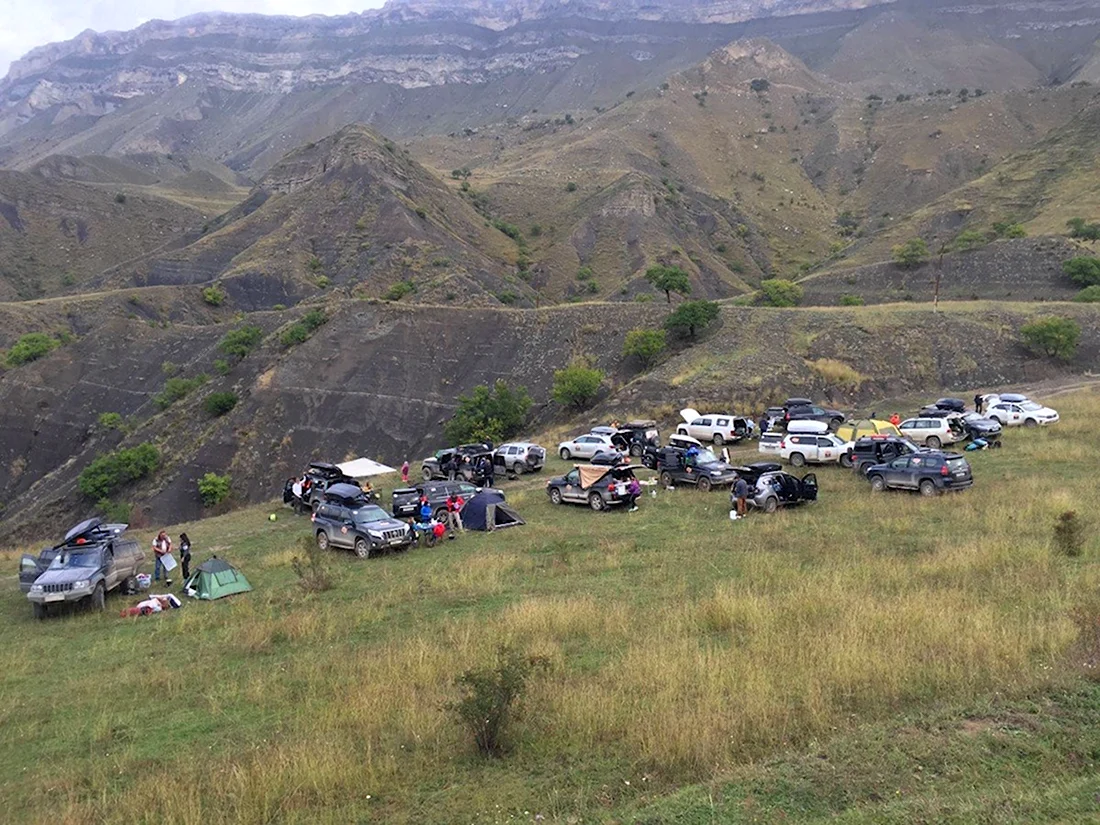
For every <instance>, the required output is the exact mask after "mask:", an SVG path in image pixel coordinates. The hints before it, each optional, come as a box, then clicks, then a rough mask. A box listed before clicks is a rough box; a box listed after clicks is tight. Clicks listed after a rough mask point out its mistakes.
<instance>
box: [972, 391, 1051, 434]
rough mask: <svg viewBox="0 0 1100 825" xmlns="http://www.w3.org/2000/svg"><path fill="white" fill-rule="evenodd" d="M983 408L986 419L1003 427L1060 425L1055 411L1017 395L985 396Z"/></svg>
mask: <svg viewBox="0 0 1100 825" xmlns="http://www.w3.org/2000/svg"><path fill="white" fill-rule="evenodd" d="M982 408H983V410H984V411H985V412H984V414H985V416H986V418H990V419H992V420H994V421H996V422H997V423H998V424H1000V425H1001V426H1002V427H1021V426H1022V427H1039V426H1045V425H1047V424H1056V423H1058V413H1057V412H1056V411H1055V410H1052V409H1051V408H1050V407H1044V406H1043V405H1042V404H1039V403H1037V402H1035V401H1032V400H1031V399H1030V398H1028V397H1027V396H1026V395H1019V394H1016V393H1006V394H1004V395H987V396H984V398H983V400H982Z"/></svg>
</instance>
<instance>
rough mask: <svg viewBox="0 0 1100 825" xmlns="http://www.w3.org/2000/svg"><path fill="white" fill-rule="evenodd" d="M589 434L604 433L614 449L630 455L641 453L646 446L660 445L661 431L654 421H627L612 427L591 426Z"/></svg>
mask: <svg viewBox="0 0 1100 825" xmlns="http://www.w3.org/2000/svg"><path fill="white" fill-rule="evenodd" d="M589 433H590V435H606V436H607V437H608V438H610V439H611V444H612V446H613V447H615V449H617V450H621V451H622V452H624V453H629V454H630V455H632V456H635V457H637V456H640V455H642V454H643V453H644V452H645V450H646V448H647V447H659V446H660V445H661V431H660V430H658V429H657V422H656V421H648V420H647V421H627V422H626V423H625V424H618V425H616V426H613V427H593V428H592V429H591V430H590V431H589Z"/></svg>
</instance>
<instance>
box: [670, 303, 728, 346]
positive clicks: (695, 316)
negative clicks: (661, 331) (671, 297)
mask: <svg viewBox="0 0 1100 825" xmlns="http://www.w3.org/2000/svg"><path fill="white" fill-rule="evenodd" d="M718 312H719V310H718V304H716V303H715V302H714V301H685V302H684V303H682V304H680V306H678V307H676V311H675V312H673V313H672V314H671V315H669V316H668V317H667V318H665V329H667V330H669V331H670V332H672V333H675V334H676V335H679V336H680V337H682V338H694V337H695V333H696V332H698V331H699V330H702V329H705V328H706V327H708V326H710V325H711V324H712V323H714V322H715V321H716V320H717V319H718Z"/></svg>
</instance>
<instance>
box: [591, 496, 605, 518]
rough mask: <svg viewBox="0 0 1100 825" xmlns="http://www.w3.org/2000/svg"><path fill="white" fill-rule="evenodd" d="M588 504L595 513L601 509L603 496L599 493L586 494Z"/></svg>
mask: <svg viewBox="0 0 1100 825" xmlns="http://www.w3.org/2000/svg"><path fill="white" fill-rule="evenodd" d="M588 506H589V507H591V508H592V509H593V510H595V511H596V512H597V513H598V512H599V511H600V510H602V509H603V506H604V505H603V496H601V495H600V494H599V493H589V494H588Z"/></svg>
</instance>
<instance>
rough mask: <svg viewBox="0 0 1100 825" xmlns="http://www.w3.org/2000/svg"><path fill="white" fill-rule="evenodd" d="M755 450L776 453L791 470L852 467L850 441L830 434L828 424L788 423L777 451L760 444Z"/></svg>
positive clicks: (812, 422)
mask: <svg viewBox="0 0 1100 825" xmlns="http://www.w3.org/2000/svg"><path fill="white" fill-rule="evenodd" d="M758 449H759V450H760V451H761V452H777V453H778V454H779V455H780V456H781V457H782V458H785V459H787V461H789V462H790V463H791V466H792V467H804V466H805V465H807V464H837V463H839V464H840V465H841V466H843V467H851V466H852V459H851V450H852V442H850V441H844V440H843V439H841V438H839V437H837V436H836V435H833V434H832V433H830V432H829V425H828V424H826V423H824V422H822V421H792V422H790V424H788V425H787V433H786V435H783V436H782V437H780V438H779V444H778V449H776V450H767V449H765V446H764V445H762V446H761V447H759V448H758Z"/></svg>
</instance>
